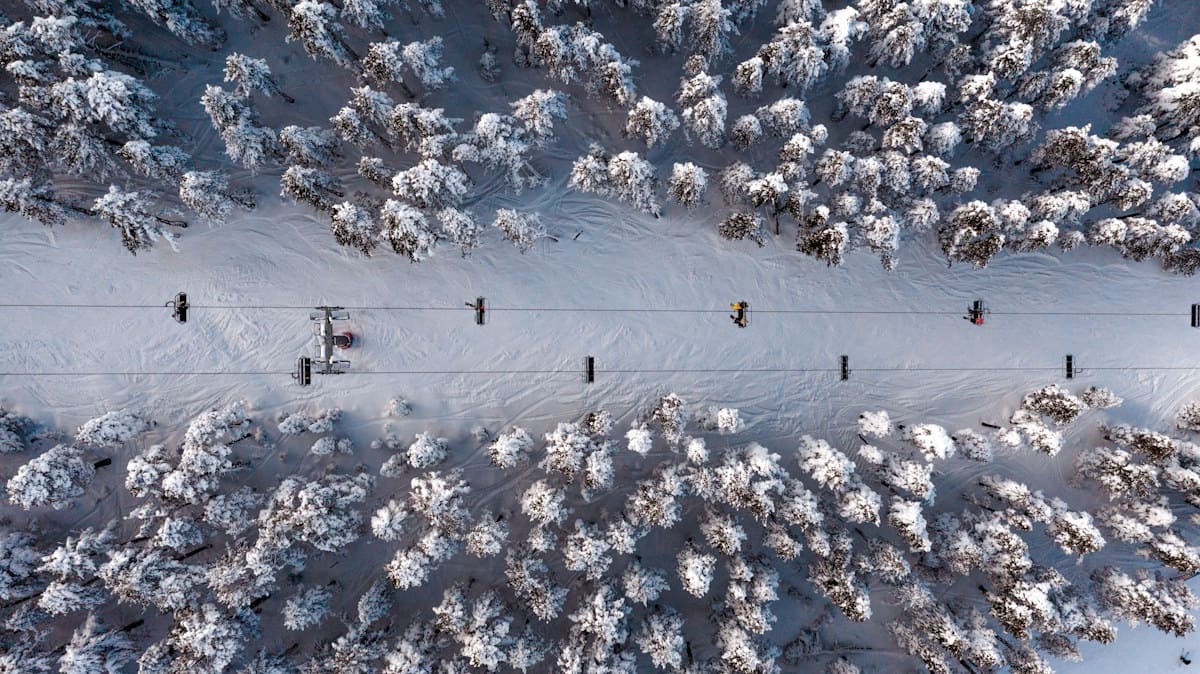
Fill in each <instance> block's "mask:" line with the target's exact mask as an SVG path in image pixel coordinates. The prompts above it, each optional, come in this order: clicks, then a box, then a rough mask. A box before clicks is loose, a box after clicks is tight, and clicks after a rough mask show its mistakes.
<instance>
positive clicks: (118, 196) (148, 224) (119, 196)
mask: <svg viewBox="0 0 1200 674" xmlns="http://www.w3.org/2000/svg"><path fill="white" fill-rule="evenodd" d="M152 198H153V195H151V194H148V193H145V192H136V191H133V192H127V191H125V190H123V189H121V188H120V187H117V186H116V185H109V187H108V192H107V193H106V194H104V195H102V196H100V197H98V198H97V199H96V201H95V202H93V204H92V212H93V213H95V214H96V215H97V216H99V217H100V218H102V219H104V220H106V221H108V223H109V224H110V225H112V227H113V229H116V230H117V231H119V232H120V233H121V242H122V243H123V244H125V248H126V249H127V250H129V252H131V253H133V254H134V255H137V252H138V251H139V250H147V249H149V248H150V247H151V246H153V245H154V242H155V241H157V240H158V239H159V238H160V237H161V238H164V239H166V240H167V242H168V243H170V244H171V245H172V246H174V239H175V235H174V234H172V233H170V232H168V231H167V230H165V229H163V226H164V225H165V224H168V223H169V222H170V221H168V220H166V219H165V218H163V217H161V216H157V215H154V214H152V212H151V206H150V201H151V199H152Z"/></svg>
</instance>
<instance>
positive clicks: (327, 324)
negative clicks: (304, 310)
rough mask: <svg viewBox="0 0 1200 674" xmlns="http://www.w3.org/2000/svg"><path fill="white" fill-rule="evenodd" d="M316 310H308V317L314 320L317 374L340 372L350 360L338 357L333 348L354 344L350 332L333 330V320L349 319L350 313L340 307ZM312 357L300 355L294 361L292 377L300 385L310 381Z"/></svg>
mask: <svg viewBox="0 0 1200 674" xmlns="http://www.w3.org/2000/svg"><path fill="white" fill-rule="evenodd" d="M316 309H317V310H316V311H312V312H309V314H308V318H309V320H311V321H314V322H316V324H317V325H316V328H315V329H314V331H313V332H314V334H315V335H316V338H317V347H318V351H319V353H318V356H317V358H316V359H315V361H316V363H315V364H316V366H317V367H316V370H315V372H316V373H317V374H342V373H344V372H345V371H346V370H347V369H348V368H349V367H350V361H348V360H345V359H340V358H338V357H337V356H336V354H335V352H334V349H341V350H345V349H349V348H350V347H351V346H353V345H354V335H353V334H352V333H350V332H334V327H333V322H334V321H345V320H349V318H350V313H349V312H347V311H346V310H345V309H343V308H342V307H316ZM313 361H314V359H313V358H309V357H308V356H301V357H300V358H299V359H298V360H297V361H296V369H295V371H294V372H292V379H295V380H296V383H298V384H300V385H301V386H308V385H309V384H311V383H312V374H313V372H314V369H313V364H314V362H313Z"/></svg>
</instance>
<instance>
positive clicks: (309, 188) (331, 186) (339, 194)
mask: <svg viewBox="0 0 1200 674" xmlns="http://www.w3.org/2000/svg"><path fill="white" fill-rule="evenodd" d="M279 185H280V192H279V195H280V196H283V197H287V198H289V199H291V200H292V201H294V202H296V203H305V204H308V205H309V206H312V207H313V208H316V209H317V210H319V211H328V210H332V209H333V206H334V203H335V199H341V198H343V197H345V196H346V193H345V191H344V189H343V188H342V184H341V182H340V181H338V179H337V178H335V177H334V176H333V175H331V174H329V173H326V172H325V171H322V170H320V169H315V168H309V167H306V166H289V167H287V170H286V171H284V172H283V176H281V177H280V178H279Z"/></svg>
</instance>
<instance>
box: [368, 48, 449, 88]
mask: <svg viewBox="0 0 1200 674" xmlns="http://www.w3.org/2000/svg"><path fill="white" fill-rule="evenodd" d="M442 48H443V46H442V38H440V37H433V38H430V39H428V40H425V41H418V42H410V43H407V44H401V43H400V42H396V41H395V40H389V41H387V42H374V43H372V44H371V46H370V47H369V48H368V49H367V55H366V56H364V57H363V62H362V66H363V71H364V72H365V73H366V74H367V75H368V76H369V77H371V78H373V79H374V80H375V81H376V82H379V83H380V84H387V83H389V82H395V83H397V84H400V85H401V86H402V87H404V88H405V90H406V91H407V92H408V93H409V95H410V97H412V95H413V94H412V90H411V89H408V85H407V84H405V82H404V73H405V72H408V73H411V74H412V76H413V78H414V79H415V80H416V81H417V82H418V83H420V84H421V86H422V87H424V88H425V89H426V90H428V91H434V90H437V89H440V88H442V87H444V86H445V85H446V84H447V83H449V82H451V81H453V80H454V79H455V77H454V68H451V67H448V66H447V67H443V66H442V64H441V61H442Z"/></svg>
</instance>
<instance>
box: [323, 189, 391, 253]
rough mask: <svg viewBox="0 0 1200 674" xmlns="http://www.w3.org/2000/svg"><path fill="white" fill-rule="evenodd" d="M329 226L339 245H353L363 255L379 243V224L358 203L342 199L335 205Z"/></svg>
mask: <svg viewBox="0 0 1200 674" xmlns="http://www.w3.org/2000/svg"><path fill="white" fill-rule="evenodd" d="M329 227H330V229H331V230H332V231H333V238H334V240H335V241H337V242H338V244H339V245H342V246H353V247H354V248H357V249H358V250H359V251H361V252H362V254H363V255H370V254H371V251H373V250H375V247H376V246H378V245H379V239H380V232H379V226H378V225H376V224H375V220H374V218H372V217H371V212H370V211H368V210H367V209H366V208H363V207H362V206H359V205H358V204H354V203H351V202H349V201H343V202H342V203H340V204H337V205H335V206H334V207H333V215H332V216H331V217H330V223H329Z"/></svg>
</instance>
